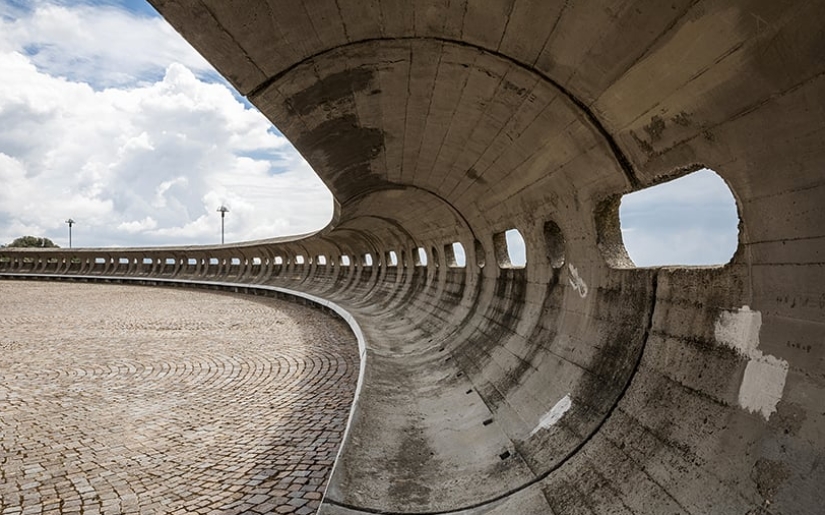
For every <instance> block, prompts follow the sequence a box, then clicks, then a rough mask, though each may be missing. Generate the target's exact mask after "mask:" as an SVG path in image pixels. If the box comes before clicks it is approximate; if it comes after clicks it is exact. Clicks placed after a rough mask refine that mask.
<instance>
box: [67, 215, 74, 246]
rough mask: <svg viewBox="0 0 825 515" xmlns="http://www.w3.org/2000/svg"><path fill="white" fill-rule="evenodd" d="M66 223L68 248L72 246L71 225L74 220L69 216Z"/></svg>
mask: <svg viewBox="0 0 825 515" xmlns="http://www.w3.org/2000/svg"><path fill="white" fill-rule="evenodd" d="M66 223H67V224H69V248H72V225H74V220H72V219H71V218H69V219H68V220H66Z"/></svg>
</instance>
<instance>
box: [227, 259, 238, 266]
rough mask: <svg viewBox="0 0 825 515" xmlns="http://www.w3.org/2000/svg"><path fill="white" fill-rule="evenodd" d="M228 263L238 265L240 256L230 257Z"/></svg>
mask: <svg viewBox="0 0 825 515" xmlns="http://www.w3.org/2000/svg"><path fill="white" fill-rule="evenodd" d="M229 264H231V265H233V266H237V265H240V264H241V259H240V258H232V259H231V260H230V262H229Z"/></svg>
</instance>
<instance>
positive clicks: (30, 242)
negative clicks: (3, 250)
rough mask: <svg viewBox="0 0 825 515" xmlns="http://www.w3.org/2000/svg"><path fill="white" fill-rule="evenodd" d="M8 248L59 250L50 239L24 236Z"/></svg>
mask: <svg viewBox="0 0 825 515" xmlns="http://www.w3.org/2000/svg"><path fill="white" fill-rule="evenodd" d="M8 247H41V248H46V247H50V248H59V247H58V246H57V245H55V244H54V242H53V241H52V240H50V239H48V238H36V237H34V236H23V237H21V238H17V239H16V240H14V241H13V242H11V243H9V244H8Z"/></svg>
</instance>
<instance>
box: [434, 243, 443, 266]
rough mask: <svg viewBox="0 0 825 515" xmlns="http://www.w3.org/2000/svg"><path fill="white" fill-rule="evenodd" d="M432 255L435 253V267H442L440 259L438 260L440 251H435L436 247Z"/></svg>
mask: <svg viewBox="0 0 825 515" xmlns="http://www.w3.org/2000/svg"><path fill="white" fill-rule="evenodd" d="M432 253H433V265H435V267H436V268H438V267H439V266H440V265H441V261H439V259H438V251H437V250H436V249H435V247H433V248H432Z"/></svg>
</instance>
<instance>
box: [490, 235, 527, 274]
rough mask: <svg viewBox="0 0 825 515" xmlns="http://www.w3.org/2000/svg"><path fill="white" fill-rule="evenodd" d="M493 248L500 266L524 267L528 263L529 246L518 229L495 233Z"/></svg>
mask: <svg viewBox="0 0 825 515" xmlns="http://www.w3.org/2000/svg"><path fill="white" fill-rule="evenodd" d="M493 250H494V251H495V254H496V261H497V262H498V266H499V267H500V268H523V267H524V266H525V265H526V264H527V246H526V245H525V244H524V237H522V235H521V233H520V232H519V231H518V229H508V230H506V231H504V232H500V233H497V234H494V235H493Z"/></svg>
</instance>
